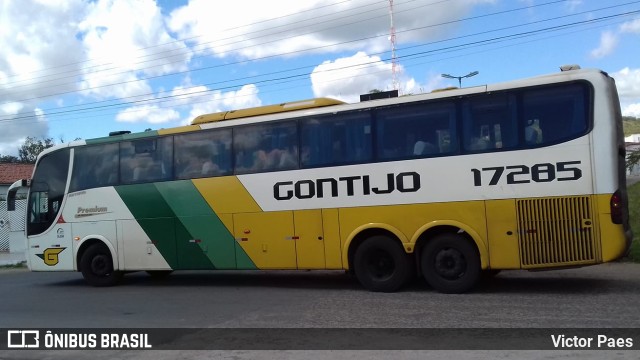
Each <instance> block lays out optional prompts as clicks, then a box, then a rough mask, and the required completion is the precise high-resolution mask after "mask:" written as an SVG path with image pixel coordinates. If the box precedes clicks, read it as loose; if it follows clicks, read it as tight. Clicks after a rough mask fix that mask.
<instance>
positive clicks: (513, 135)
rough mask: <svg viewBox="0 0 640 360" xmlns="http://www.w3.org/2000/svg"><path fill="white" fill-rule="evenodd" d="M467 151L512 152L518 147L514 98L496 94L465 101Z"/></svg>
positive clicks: (464, 121)
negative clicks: (512, 149)
mask: <svg viewBox="0 0 640 360" xmlns="http://www.w3.org/2000/svg"><path fill="white" fill-rule="evenodd" d="M462 113H463V131H464V133H463V142H464V150H465V151H471V152H482V151H490V150H496V149H511V148H514V147H516V146H517V144H518V132H517V130H516V129H517V127H516V116H517V114H516V100H515V96H514V95H505V94H495V95H487V96H481V97H476V98H470V99H467V100H465V101H463V102H462Z"/></svg>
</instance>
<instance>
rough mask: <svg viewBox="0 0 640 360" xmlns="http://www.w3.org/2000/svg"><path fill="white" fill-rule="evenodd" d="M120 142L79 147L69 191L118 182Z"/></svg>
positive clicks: (76, 152)
mask: <svg viewBox="0 0 640 360" xmlns="http://www.w3.org/2000/svg"><path fill="white" fill-rule="evenodd" d="M118 161H119V153H118V144H117V143H113V144H103V145H95V146H85V147H77V148H75V150H74V160H73V173H72V175H71V185H70V187H69V192H74V191H79V190H84V189H91V188H96V187H102V186H112V185H117V184H118Z"/></svg>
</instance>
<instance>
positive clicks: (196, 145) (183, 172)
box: [174, 129, 232, 179]
mask: <svg viewBox="0 0 640 360" xmlns="http://www.w3.org/2000/svg"><path fill="white" fill-rule="evenodd" d="M174 142H175V150H174V151H175V166H176V177H177V178H178V179H191V178H199V177H208V176H221V175H229V174H231V172H232V167H231V130H230V129H229V130H216V131H207V132H198V133H193V134H185V135H176V136H175V137H174Z"/></svg>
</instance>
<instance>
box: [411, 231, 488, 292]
mask: <svg viewBox="0 0 640 360" xmlns="http://www.w3.org/2000/svg"><path fill="white" fill-rule="evenodd" d="M421 255H422V256H421V258H420V269H421V270H422V275H423V276H424V278H425V280H426V281H427V283H428V284H429V285H431V286H432V287H433V288H434V289H436V290H437V291H439V292H442V293H446V294H460V293H464V292H467V291H469V290H471V289H472V288H473V287H474V286H475V285H476V284H477V283H478V281H479V279H480V274H481V269H480V256H479V255H478V250H477V249H476V247H475V245H474V244H472V243H471V242H470V241H469V240H468V239H467V238H465V237H463V236H461V235H458V234H441V235H438V236H436V237H434V238H433V239H432V240H430V241H429V242H428V243H427V245H426V246H425V247H424V248H423V249H422V254H421Z"/></svg>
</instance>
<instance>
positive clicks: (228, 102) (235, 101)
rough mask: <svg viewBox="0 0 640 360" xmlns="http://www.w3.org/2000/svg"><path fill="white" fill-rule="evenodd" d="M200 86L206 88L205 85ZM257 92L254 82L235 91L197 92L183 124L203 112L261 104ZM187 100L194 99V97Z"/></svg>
mask: <svg viewBox="0 0 640 360" xmlns="http://www.w3.org/2000/svg"><path fill="white" fill-rule="evenodd" d="M202 88H205V89H206V87H202ZM199 89H200V88H199ZM258 93H259V89H258V87H257V86H255V84H248V85H244V86H242V87H241V88H240V89H239V90H237V91H227V92H222V91H220V90H215V91H212V92H209V93H206V95H201V94H197V95H195V96H196V97H195V99H197V101H193V102H191V104H192V105H191V110H190V111H189V117H188V118H187V119H184V120H183V121H182V123H183V124H184V125H187V124H190V123H191V121H192V120H193V119H194V118H196V117H197V116H200V115H203V114H210V113H216V112H220V111H227V110H237V109H246V108H251V107H256V106H261V105H262V100H260V98H259V97H258ZM189 100H194V98H191V99H189Z"/></svg>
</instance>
